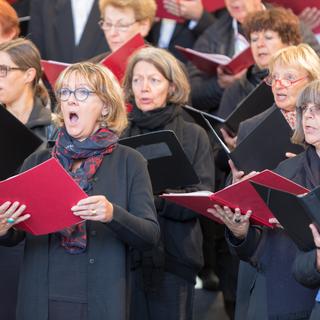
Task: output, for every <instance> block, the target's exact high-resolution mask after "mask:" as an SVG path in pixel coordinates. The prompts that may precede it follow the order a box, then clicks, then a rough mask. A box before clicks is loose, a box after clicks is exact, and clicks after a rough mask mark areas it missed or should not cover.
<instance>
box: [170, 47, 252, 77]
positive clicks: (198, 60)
mask: <svg viewBox="0 0 320 320" xmlns="http://www.w3.org/2000/svg"><path fill="white" fill-rule="evenodd" d="M176 48H177V49H178V50H179V51H180V52H181V53H182V54H183V55H184V56H185V57H186V58H187V59H188V60H190V61H191V62H192V63H193V64H194V65H195V66H196V67H197V68H198V69H200V70H202V71H203V72H205V73H208V74H216V73H217V67H218V66H221V67H222V68H223V70H225V72H226V73H230V74H236V73H238V72H240V71H242V70H244V69H246V68H248V67H250V66H251V65H253V64H254V60H253V56H252V52H251V48H250V47H248V48H247V49H245V50H244V51H242V52H241V53H239V54H238V55H236V56H234V57H233V58H230V57H228V56H225V55H222V54H214V53H204V52H199V51H196V50H193V49H189V48H183V47H180V46H176Z"/></svg>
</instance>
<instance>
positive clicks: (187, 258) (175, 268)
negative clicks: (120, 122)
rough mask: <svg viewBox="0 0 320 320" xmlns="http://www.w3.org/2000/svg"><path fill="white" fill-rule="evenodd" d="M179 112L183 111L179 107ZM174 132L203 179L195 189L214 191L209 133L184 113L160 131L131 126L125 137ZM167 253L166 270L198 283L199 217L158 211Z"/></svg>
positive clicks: (170, 208) (168, 206) (167, 206)
mask: <svg viewBox="0 0 320 320" xmlns="http://www.w3.org/2000/svg"><path fill="white" fill-rule="evenodd" d="M176 108H180V107H178V106H176ZM162 129H163V130H172V131H174V132H175V134H176V136H177V138H178V140H179V141H180V143H181V145H182V147H183V149H184V151H185V153H186V155H187V157H188V158H189V160H190V162H191V164H192V165H193V167H194V169H195V171H196V173H197V175H198V176H199V179H200V184H199V185H196V186H194V187H193V188H192V189H193V190H194V191H196V190H214V162H213V155H212V151H211V148H210V143H209V140H208V136H207V134H206V132H205V131H204V130H203V129H202V128H201V127H200V126H198V125H196V124H194V123H190V122H186V121H185V120H184V119H183V116H182V114H181V113H179V115H178V116H176V117H175V118H174V119H172V120H171V121H170V122H169V123H167V124H166V125H164V126H162V127H157V128H156V129H147V128H145V129H143V130H142V129H141V128H139V127H137V126H135V125H134V124H132V123H131V125H129V127H128V130H127V132H126V134H125V136H132V135H137V134H141V133H146V132H151V131H155V130H162ZM157 212H158V218H159V222H160V226H161V234H162V239H163V243H164V250H165V261H166V262H165V264H166V265H165V268H166V270H167V271H169V272H171V273H174V274H176V275H178V276H180V277H182V278H184V279H185V280H187V281H190V282H194V281H195V276H196V274H197V273H198V271H199V270H200V269H201V267H202V265H203V256H202V232H201V228H200V223H199V215H198V214H197V213H195V212H193V211H191V210H189V209H186V208H183V207H180V206H178V205H176V204H173V203H170V202H166V201H165V202H162V203H161V205H158V208H157Z"/></svg>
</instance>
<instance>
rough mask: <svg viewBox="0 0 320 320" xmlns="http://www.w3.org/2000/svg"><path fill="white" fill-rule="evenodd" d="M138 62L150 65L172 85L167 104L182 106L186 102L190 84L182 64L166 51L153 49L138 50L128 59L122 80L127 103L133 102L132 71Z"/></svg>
mask: <svg viewBox="0 0 320 320" xmlns="http://www.w3.org/2000/svg"><path fill="white" fill-rule="evenodd" d="M140 61H145V62H148V63H150V64H152V65H153V66H154V67H155V68H156V69H157V70H158V71H159V72H160V73H161V74H162V75H163V76H164V77H165V78H166V79H167V80H168V81H169V83H170V84H172V85H173V87H174V90H172V91H170V92H169V94H168V97H167V103H173V104H177V105H183V104H186V103H187V102H188V98H189V94H190V84H189V81H188V78H187V73H186V70H185V69H184V67H183V65H182V63H181V62H180V61H178V60H177V59H176V58H175V57H174V56H173V55H172V54H171V53H169V52H168V51H166V50H164V49H159V48H154V47H146V48H143V49H140V50H139V51H137V52H136V53H135V54H134V55H133V56H132V57H131V58H130V60H129V63H128V65H127V69H126V73H125V76H124V80H123V88H124V92H125V97H126V100H127V101H133V100H134V95H133V91H132V78H133V69H134V67H135V65H136V64H137V63H138V62H140Z"/></svg>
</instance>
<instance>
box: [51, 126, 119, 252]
mask: <svg viewBox="0 0 320 320" xmlns="http://www.w3.org/2000/svg"><path fill="white" fill-rule="evenodd" d="M117 142H118V136H117V135H116V134H115V133H113V132H112V131H110V130H108V129H106V128H101V129H99V130H98V131H97V132H96V133H95V134H94V135H92V136H90V137H88V138H87V139H85V140H84V141H78V140H76V139H74V138H72V137H71V136H70V135H69V134H68V133H67V131H66V129H65V128H64V127H63V128H61V130H60V132H59V135H58V139H57V141H56V144H55V147H54V148H53V150H52V156H53V157H55V158H57V159H58V160H59V161H60V163H61V164H62V166H63V167H64V168H65V170H67V172H68V173H69V174H70V175H71V177H72V178H73V179H74V180H75V181H76V182H77V183H78V184H79V186H80V187H81V189H83V190H84V191H85V192H88V191H90V190H91V189H92V180H93V177H94V175H95V173H96V171H97V170H98V168H99V166H100V164H101V162H102V160H103V157H104V155H106V154H109V153H111V152H112V151H113V150H114V148H115V147H116V146H117ZM75 160H82V161H83V162H82V164H81V166H80V168H78V169H77V170H76V171H75V172H72V165H73V162H74V161H75ZM59 234H60V236H61V245H62V247H64V248H65V250H66V251H67V252H68V253H70V254H79V253H82V252H84V251H85V249H86V246H87V233H86V223H85V222H82V223H79V224H77V225H74V226H71V227H68V228H65V229H63V230H61V231H60V232H59Z"/></svg>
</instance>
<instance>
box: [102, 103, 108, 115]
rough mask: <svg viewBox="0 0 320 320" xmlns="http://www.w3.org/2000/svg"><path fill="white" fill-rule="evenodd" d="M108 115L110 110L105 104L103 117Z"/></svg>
mask: <svg viewBox="0 0 320 320" xmlns="http://www.w3.org/2000/svg"><path fill="white" fill-rule="evenodd" d="M108 113H109V108H108V107H107V106H106V105H105V104H103V107H102V112H101V115H102V116H103V117H105V116H106V115H108Z"/></svg>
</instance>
